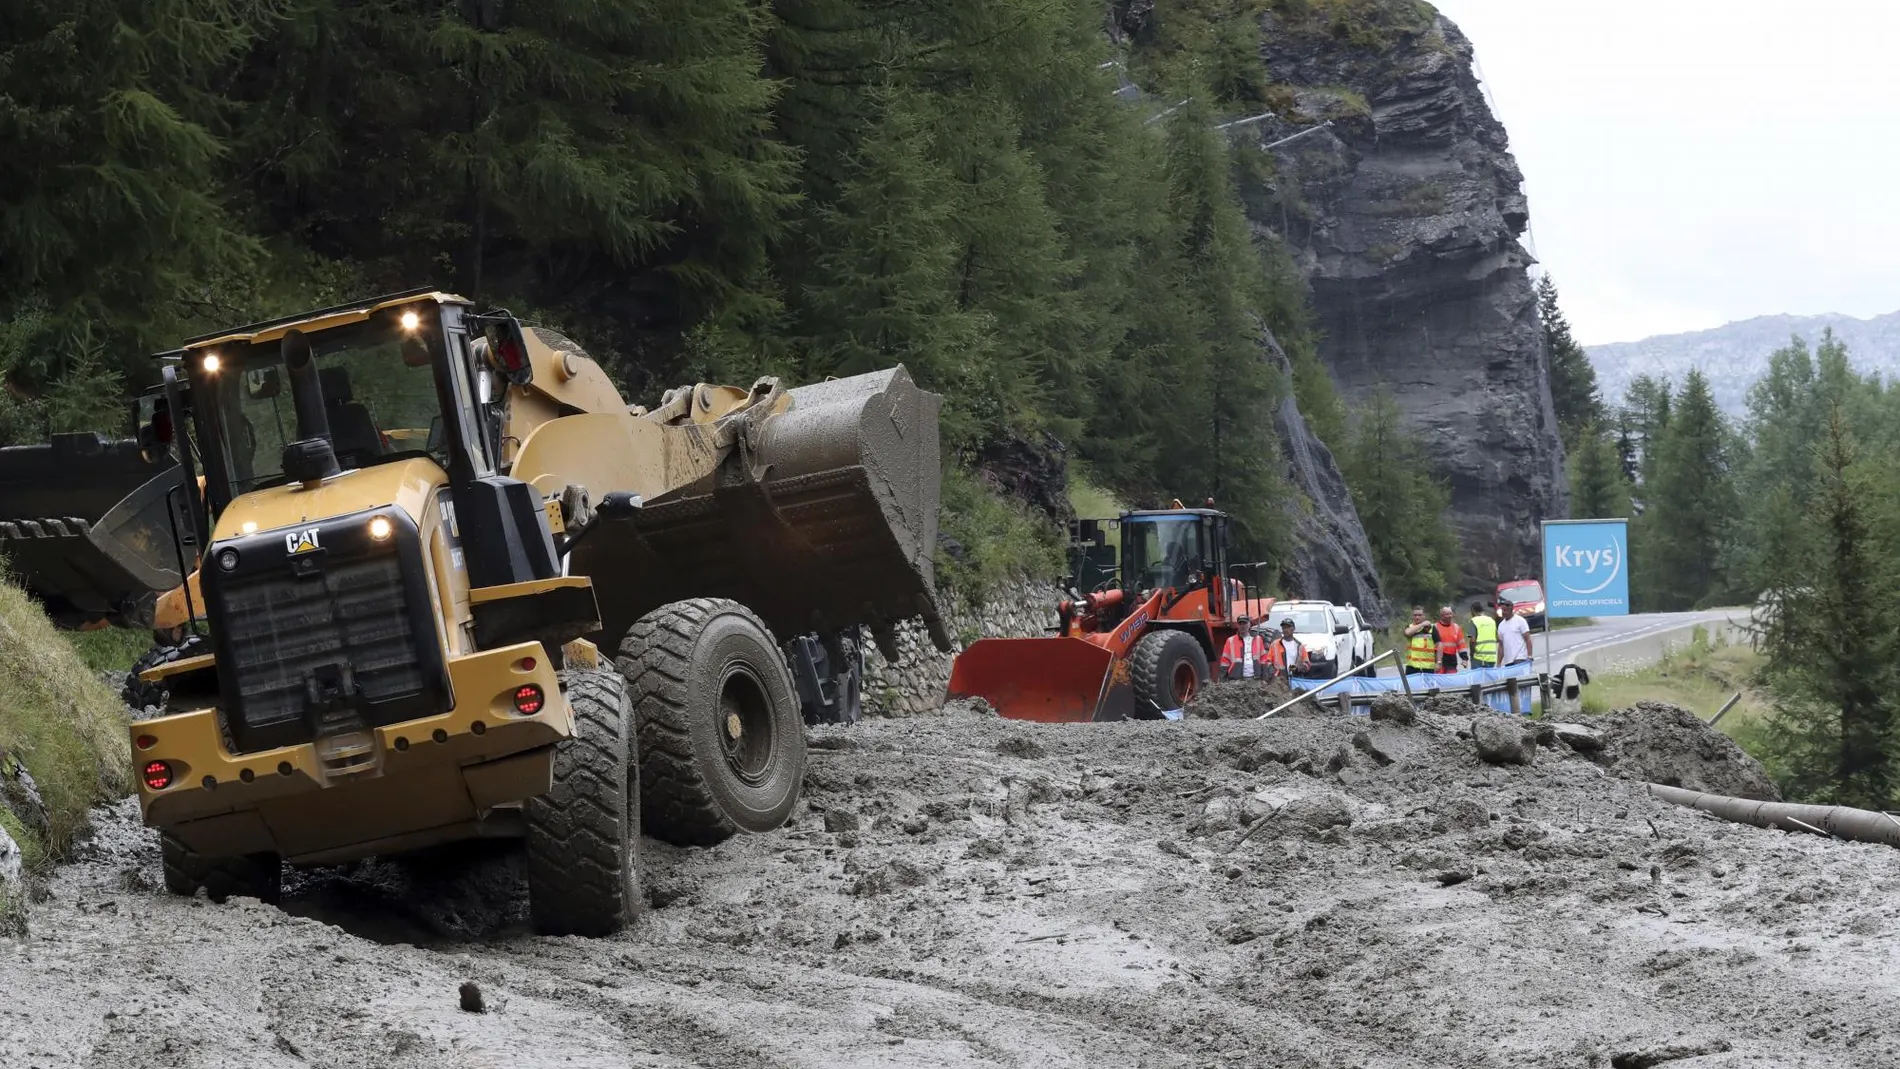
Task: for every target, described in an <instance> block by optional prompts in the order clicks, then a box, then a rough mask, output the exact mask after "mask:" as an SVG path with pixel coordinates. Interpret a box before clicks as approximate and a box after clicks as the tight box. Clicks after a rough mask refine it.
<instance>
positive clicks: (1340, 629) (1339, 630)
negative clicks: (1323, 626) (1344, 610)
mask: <svg viewBox="0 0 1900 1069" xmlns="http://www.w3.org/2000/svg"><path fill="white" fill-rule="evenodd" d="M1333 634H1335V635H1350V634H1352V625H1350V624H1334V625H1333Z"/></svg>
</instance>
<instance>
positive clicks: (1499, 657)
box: [1405, 601, 1531, 675]
mask: <svg viewBox="0 0 1900 1069" xmlns="http://www.w3.org/2000/svg"><path fill="white" fill-rule="evenodd" d="M1530 659H1531V628H1530V624H1528V623H1527V622H1525V620H1524V618H1523V617H1522V616H1519V615H1518V614H1517V608H1516V606H1514V605H1512V604H1511V603H1510V602H1509V601H1502V602H1494V603H1492V604H1490V605H1486V604H1485V603H1484V602H1481V601H1474V602H1472V603H1471V627H1470V630H1469V631H1467V630H1466V629H1465V628H1464V627H1462V626H1460V625H1459V623H1458V621H1457V620H1456V619H1454V618H1453V617H1452V611H1451V606H1449V605H1446V606H1443V607H1441V608H1440V609H1439V610H1438V619H1437V620H1427V619H1426V618H1425V608H1424V606H1422V605H1414V606H1412V622H1411V623H1410V624H1408V625H1406V628H1405V673H1406V674H1407V675H1429V674H1434V673H1437V674H1449V673H1452V672H1457V671H1459V670H1461V669H1463V668H1466V667H1470V668H1499V667H1505V668H1508V667H1510V666H1512V665H1517V664H1524V663H1526V662H1528V661H1530Z"/></svg>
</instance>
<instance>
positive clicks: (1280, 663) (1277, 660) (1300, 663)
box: [1267, 638, 1313, 672]
mask: <svg viewBox="0 0 1900 1069" xmlns="http://www.w3.org/2000/svg"><path fill="white" fill-rule="evenodd" d="M1285 641H1286V640H1284V639H1279V638H1276V639H1274V640H1273V641H1271V642H1269V643H1267V663H1268V664H1270V665H1272V666H1273V667H1275V668H1278V669H1280V670H1281V671H1283V672H1284V671H1286V645H1285ZM1295 645H1299V644H1298V643H1295ZM1312 660H1313V659H1312V658H1311V657H1310V656H1308V655H1307V652H1306V647H1305V646H1304V645H1300V658H1299V660H1297V661H1294V662H1293V666H1294V667H1295V668H1307V667H1310V666H1311V665H1312Z"/></svg>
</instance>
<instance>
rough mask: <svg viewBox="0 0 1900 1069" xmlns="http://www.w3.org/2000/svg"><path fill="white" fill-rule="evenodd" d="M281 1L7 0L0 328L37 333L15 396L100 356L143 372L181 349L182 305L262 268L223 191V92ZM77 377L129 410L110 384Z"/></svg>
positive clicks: (1, 65)
mask: <svg viewBox="0 0 1900 1069" xmlns="http://www.w3.org/2000/svg"><path fill="white" fill-rule="evenodd" d="M266 7H267V5H264V4H261V3H251V2H249V0H139V2H132V0H60V2H53V0H17V2H14V3H11V4H9V5H7V13H6V17H5V20H4V22H5V27H6V29H5V34H4V37H5V42H6V43H5V45H4V46H0V47H3V50H0V143H3V144H5V145H6V146H7V152H6V154H5V157H4V159H0V249H4V250H5V252H4V255H0V322H3V323H5V324H7V327H6V329H7V330H9V331H10V332H13V333H18V332H19V331H21V330H25V329H32V330H34V331H36V332H37V333H36V334H35V337H34V338H33V339H31V342H30V344H27V345H25V346H24V347H23V352H22V355H21V357H20V359H18V360H15V361H14V362H12V363H11V364H9V366H7V367H6V368H5V369H4V370H5V371H6V373H7V375H8V378H9V380H10V383H11V385H12V386H13V387H14V388H15V389H19V390H24V391H26V392H28V393H37V392H38V391H39V390H40V389H42V388H43V387H45V386H46V384H47V383H49V382H51V381H54V380H57V379H59V378H61V377H62V376H63V375H65V374H67V373H68V371H69V369H71V368H77V369H78V370H79V371H80V372H81V373H82V374H84V373H89V372H88V370H87V369H90V368H92V367H94V366H104V365H101V364H99V362H98V360H97V357H98V356H100V355H101V354H110V355H109V357H108V358H107V359H106V361H105V364H107V365H109V364H112V363H123V366H125V367H126V368H128V369H130V368H133V367H137V368H138V370H140V371H145V370H146V368H145V367H144V366H142V365H143V363H144V361H143V360H142V357H143V355H144V354H145V353H147V352H150V351H152V349H153V348H156V347H159V346H161V345H164V344H165V343H167V342H168V341H170V340H172V336H171V331H172V330H173V329H174V328H175V327H176V326H177V324H178V321H179V319H180V316H181V315H182V314H183V311H182V309H181V308H180V306H179V303H178V302H180V301H182V300H185V299H188V298H190V297H192V296H194V295H195V293H196V292H197V291H198V289H199V288H200V286H201V284H202V283H203V282H204V280H206V279H208V278H211V277H213V276H215V275H216V274H218V273H219V272H221V271H226V270H234V269H237V268H239V267H241V266H242V265H244V264H246V263H248V262H250V260H251V258H252V256H253V254H254V253H255V252H256V249H255V246H254V245H253V244H252V243H251V242H250V241H249V240H248V238H247V237H246V235H245V233H244V232H243V229H242V228H241V227H240V226H239V225H238V224H237V222H236V221H235V220H233V219H232V218H231V217H230V216H229V215H228V214H227V213H226V211H225V210H224V207H223V205H222V203H221V198H220V196H219V181H218V180H219V177H220V167H221V166H222V165H223V163H224V161H225V157H226V150H227V146H226V143H225V140H224V138H223V137H222V133H223V129H224V126H225V122H226V120H227V118H228V116H229V113H230V109H229V107H228V105H227V103H226V102H225V101H223V100H221V99H220V98H219V97H218V96H217V94H216V93H215V87H216V79H217V78H218V76H219V73H220V72H222V71H223V70H225V69H227V68H228V67H229V66H230V64H231V62H232V61H233V59H234V58H236V57H237V56H239V55H240V54H241V52H242V50H243V49H244V47H245V46H246V43H247V42H248V40H249V39H250V37H251V35H252V33H253V32H254V31H255V29H256V28H257V26H258V25H259V24H260V23H261V21H262V16H263V14H264V9H265V8H266ZM88 361H91V363H88ZM69 385H70V386H71V387H72V389H73V390H74V391H77V392H79V393H84V392H85V391H87V390H94V391H95V394H96V396H97V397H98V399H99V400H100V401H101V402H102V403H103V404H104V405H105V406H106V408H108V409H116V408H117V407H118V403H119V398H118V397H117V396H116V395H112V394H111V393H110V390H109V388H108V390H98V389H97V387H98V385H100V384H95V383H92V382H89V381H74V382H72V383H70V384H69ZM88 421H90V420H88ZM102 429H103V428H102ZM115 429H116V428H115Z"/></svg>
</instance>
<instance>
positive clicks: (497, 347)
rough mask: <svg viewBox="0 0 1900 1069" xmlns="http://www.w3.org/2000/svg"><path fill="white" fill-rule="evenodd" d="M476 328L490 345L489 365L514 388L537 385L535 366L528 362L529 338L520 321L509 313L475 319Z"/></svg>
mask: <svg viewBox="0 0 1900 1069" xmlns="http://www.w3.org/2000/svg"><path fill="white" fill-rule="evenodd" d="M475 326H476V328H477V329H479V330H480V331H481V334H482V337H483V338H484V339H486V340H487V342H488V361H489V363H490V364H492V365H493V366H494V368H495V370H497V371H499V372H501V373H502V376H503V377H504V378H506V379H507V380H508V382H509V383H510V384H511V385H515V386H526V385H527V384H528V383H530V382H533V381H534V365H533V364H532V363H531V362H530V361H529V360H528V334H527V332H526V331H524V330H522V329H521V321H520V320H518V319H516V318H515V317H514V316H512V315H510V314H508V313H507V312H492V313H490V314H488V315H483V316H476V317H475Z"/></svg>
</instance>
